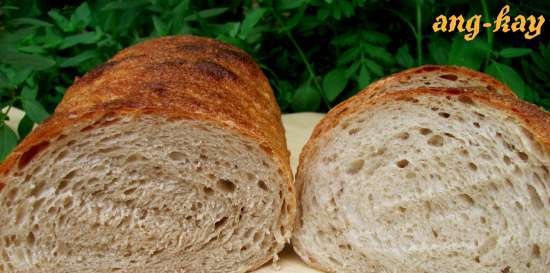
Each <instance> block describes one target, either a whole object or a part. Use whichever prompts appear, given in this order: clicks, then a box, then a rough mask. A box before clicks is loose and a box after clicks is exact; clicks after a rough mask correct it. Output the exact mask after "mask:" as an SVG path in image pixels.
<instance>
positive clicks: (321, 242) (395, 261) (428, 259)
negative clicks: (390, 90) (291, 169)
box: [293, 95, 550, 273]
mask: <svg viewBox="0 0 550 273" xmlns="http://www.w3.org/2000/svg"><path fill="white" fill-rule="evenodd" d="M458 100H461V99H457V98H456V97H447V98H446V97H445V96H441V95H437V96H434V95H423V96H419V97H415V99H413V100H411V101H386V102H383V103H381V102H378V104H377V105H375V106H371V107H370V108H368V110H366V111H363V112H360V113H358V114H357V115H353V116H351V117H348V118H344V119H343V120H342V121H340V122H339V124H338V125H337V126H336V127H335V128H333V129H331V130H330V131H328V132H327V133H326V135H322V136H320V138H319V139H317V143H316V144H315V148H314V150H313V152H312V153H311V154H310V156H309V157H306V158H304V160H305V162H302V164H304V166H303V168H302V173H300V174H298V178H297V179H298V180H300V179H302V181H303V183H304V184H303V192H302V197H301V201H302V203H301V206H302V211H301V213H302V219H301V223H300V224H299V226H298V227H297V230H296V231H295V233H294V239H293V244H294V246H295V249H297V251H298V252H299V254H300V256H302V258H304V259H305V260H306V261H308V262H309V263H311V264H314V265H317V266H319V267H320V268H323V269H324V270H326V271H328V272H342V273H351V272H358V273H359V272H361V273H365V272H373V273H374V272H376V273H379V272H392V273H394V272H395V273H401V272H410V273H416V272H419V273H424V272H429V273H432V272H433V273H435V272H446V273H464V272H476V273H498V272H509V273H511V272H523V273H546V272H548V268H550V172H549V169H550V155H549V153H548V151H547V150H546V149H545V148H543V147H541V145H540V144H539V143H538V142H537V141H536V140H535V139H534V137H533V135H532V134H531V132H530V131H529V130H528V129H527V128H525V127H522V125H521V124H520V123H519V122H518V121H517V119H516V118H515V117H513V116H510V115H508V114H507V113H505V112H504V111H500V110H497V109H494V108H491V107H488V106H486V105H484V104H481V103H475V102H472V101H470V100H464V101H463V102H459V101H458Z"/></svg>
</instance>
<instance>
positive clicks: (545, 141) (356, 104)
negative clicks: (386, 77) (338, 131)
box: [293, 88, 550, 272]
mask: <svg viewBox="0 0 550 273" xmlns="http://www.w3.org/2000/svg"><path fill="white" fill-rule="evenodd" d="M423 95H432V96H443V97H447V98H453V97H455V98H457V99H459V100H460V101H461V102H464V103H474V104H475V103H479V104H485V105H488V106H490V107H493V108H496V109H500V110H502V111H504V112H506V113H507V114H508V115H509V116H512V117H514V118H516V119H517V121H518V122H519V123H520V124H521V125H522V126H523V127H524V128H526V129H527V130H528V131H529V132H530V133H531V134H532V136H533V138H534V140H535V141H537V142H538V143H540V144H541V148H542V149H544V150H545V152H550V113H548V112H547V111H545V110H544V109H542V108H540V107H538V106H536V105H533V104H530V103H527V102H525V101H521V100H518V99H516V98H514V97H511V96H508V95H498V94H491V93H487V92H482V91H479V90H476V89H467V88H418V89H411V90H405V91H402V92H386V93H382V94H379V95H377V96H376V99H371V97H369V92H364V91H363V92H360V93H359V94H357V95H356V96H354V97H352V98H350V99H348V100H347V101H344V102H342V103H340V104H339V105H337V106H336V107H334V108H333V109H331V110H330V111H329V112H328V113H327V115H326V116H325V117H324V118H323V119H322V120H321V121H320V122H319V123H318V124H317V126H316V127H315V129H314V130H313V132H312V134H311V136H310V139H309V140H308V142H307V143H306V145H305V146H304V148H303V149H302V152H301V153H300V161H299V165H298V168H297V173H296V179H295V183H296V193H297V195H298V200H301V196H302V194H303V192H302V191H303V188H304V183H305V181H304V172H305V171H306V170H307V168H309V167H308V166H307V159H309V158H311V157H312V156H313V155H314V154H315V153H317V152H318V150H319V148H321V147H319V146H318V143H319V141H320V139H322V138H324V137H326V136H327V135H328V133H329V131H330V130H331V129H333V128H335V127H336V126H337V125H338V124H339V123H340V122H341V121H342V120H343V118H348V117H351V116H354V115H355V114H358V113H359V112H363V111H365V110H366V109H369V108H370V107H374V106H376V105H379V104H383V103H387V102H392V101H396V100H407V101H414V100H415V98H416V97H419V96H423ZM301 213H302V207H301V204H300V203H299V204H298V211H297V217H299V218H298V219H300V218H301ZM299 225H300V221H299V220H298V221H297V226H296V227H295V229H299V228H300V226H299ZM296 245H297V244H293V248H294V250H295V252H296V253H298V255H299V256H300V257H301V258H302V260H303V261H305V262H306V263H308V264H309V265H311V266H312V267H314V268H317V269H320V270H322V271H325V272H331V271H330V270H329V269H327V268H324V267H323V266H322V265H321V264H319V263H317V262H315V261H311V259H310V258H309V254H308V253H307V250H305V249H303V250H302V249H300V248H299V247H296Z"/></svg>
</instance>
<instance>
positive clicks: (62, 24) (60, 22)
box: [48, 9, 74, 32]
mask: <svg viewBox="0 0 550 273" xmlns="http://www.w3.org/2000/svg"><path fill="white" fill-rule="evenodd" d="M48 15H49V16H50V17H51V18H52V19H53V20H54V21H55V24H56V25H57V26H58V27H59V28H61V29H62V30H63V31H64V32H71V31H73V30H74V25H73V24H72V23H71V21H69V20H68V19H67V18H65V16H63V15H61V13H59V11H58V10H56V9H53V10H50V11H49V12H48Z"/></svg>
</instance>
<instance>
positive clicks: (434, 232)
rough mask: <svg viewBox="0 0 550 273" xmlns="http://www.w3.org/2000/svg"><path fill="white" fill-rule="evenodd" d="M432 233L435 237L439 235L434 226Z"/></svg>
mask: <svg viewBox="0 0 550 273" xmlns="http://www.w3.org/2000/svg"><path fill="white" fill-rule="evenodd" d="M432 234H433V236H434V237H435V238H438V237H439V233H437V231H435V229H433V228H432Z"/></svg>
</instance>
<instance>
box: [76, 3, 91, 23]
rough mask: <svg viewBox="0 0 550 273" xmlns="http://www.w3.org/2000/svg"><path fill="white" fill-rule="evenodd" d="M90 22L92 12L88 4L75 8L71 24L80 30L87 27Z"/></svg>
mask: <svg viewBox="0 0 550 273" xmlns="http://www.w3.org/2000/svg"><path fill="white" fill-rule="evenodd" d="M91 21H92V11H91V10H90V6H89V5H88V2H84V3H82V4H80V6H78V8H76V10H75V11H74V13H73V15H72V16H71V23H73V25H75V26H78V27H80V28H83V27H85V26H87V25H88V24H90V22H91Z"/></svg>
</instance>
